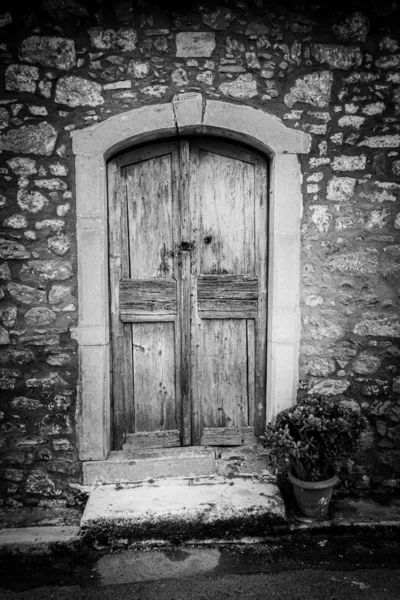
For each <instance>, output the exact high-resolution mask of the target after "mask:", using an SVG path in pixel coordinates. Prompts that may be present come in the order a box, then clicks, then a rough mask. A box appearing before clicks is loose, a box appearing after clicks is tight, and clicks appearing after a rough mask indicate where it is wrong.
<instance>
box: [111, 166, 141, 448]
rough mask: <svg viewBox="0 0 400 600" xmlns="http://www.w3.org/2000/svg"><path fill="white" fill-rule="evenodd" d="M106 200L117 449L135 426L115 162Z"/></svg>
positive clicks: (121, 192)
mask: <svg viewBox="0 0 400 600" xmlns="http://www.w3.org/2000/svg"><path fill="white" fill-rule="evenodd" d="M108 197H109V257H110V258H109V266H110V275H109V276H110V290H111V293H110V312H111V315H110V317H111V318H110V321H111V323H110V326H111V342H112V347H113V361H112V372H111V385H112V413H113V427H112V438H113V440H112V444H113V447H114V448H115V449H117V450H119V449H120V448H121V447H122V443H123V441H124V435H125V432H126V430H128V431H129V430H132V429H133V427H134V418H135V414H134V402H133V367H132V332H131V326H130V325H125V324H124V323H122V322H121V321H120V319H119V280H120V279H121V277H126V276H127V275H129V260H128V248H127V240H128V235H127V201H126V188H125V181H124V180H123V178H121V176H120V171H119V169H117V167H116V165H115V163H111V164H110V166H109V171H108Z"/></svg>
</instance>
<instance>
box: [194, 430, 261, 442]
mask: <svg viewBox="0 0 400 600" xmlns="http://www.w3.org/2000/svg"><path fill="white" fill-rule="evenodd" d="M256 443H257V438H256V436H255V435H254V427H204V428H203V434H202V436H201V441H200V445H201V446H247V445H254V444H256Z"/></svg>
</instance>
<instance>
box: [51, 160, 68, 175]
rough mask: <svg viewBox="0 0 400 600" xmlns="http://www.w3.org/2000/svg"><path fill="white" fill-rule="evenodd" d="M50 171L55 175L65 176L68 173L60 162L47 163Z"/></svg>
mask: <svg viewBox="0 0 400 600" xmlns="http://www.w3.org/2000/svg"><path fill="white" fill-rule="evenodd" d="M49 169H50V173H51V174H52V175H54V176H55V177H66V176H67V175H68V169H67V167H65V166H64V165H62V164H61V163H53V164H52V165H49Z"/></svg>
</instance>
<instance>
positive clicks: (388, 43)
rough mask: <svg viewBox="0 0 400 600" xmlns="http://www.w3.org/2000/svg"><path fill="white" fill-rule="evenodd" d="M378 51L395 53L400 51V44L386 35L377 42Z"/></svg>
mask: <svg viewBox="0 0 400 600" xmlns="http://www.w3.org/2000/svg"><path fill="white" fill-rule="evenodd" d="M379 49H380V50H383V51H386V52H397V51H398V50H400V44H399V42H398V41H397V40H396V39H395V38H393V37H391V36H390V35H387V36H385V37H384V38H383V39H382V40H381V41H380V42H379Z"/></svg>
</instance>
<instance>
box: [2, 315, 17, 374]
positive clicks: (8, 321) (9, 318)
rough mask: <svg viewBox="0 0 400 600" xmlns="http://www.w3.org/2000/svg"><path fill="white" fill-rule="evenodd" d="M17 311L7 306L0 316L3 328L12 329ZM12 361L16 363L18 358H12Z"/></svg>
mask: <svg viewBox="0 0 400 600" xmlns="http://www.w3.org/2000/svg"><path fill="white" fill-rule="evenodd" d="M17 314H18V310H17V307H16V306H8V307H7V308H6V309H5V310H4V311H3V314H2V315H1V320H2V321H3V325H4V327H14V325H15V321H16V320H17ZM13 360H15V361H16V362H18V358H17V357H16V356H13Z"/></svg>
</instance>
